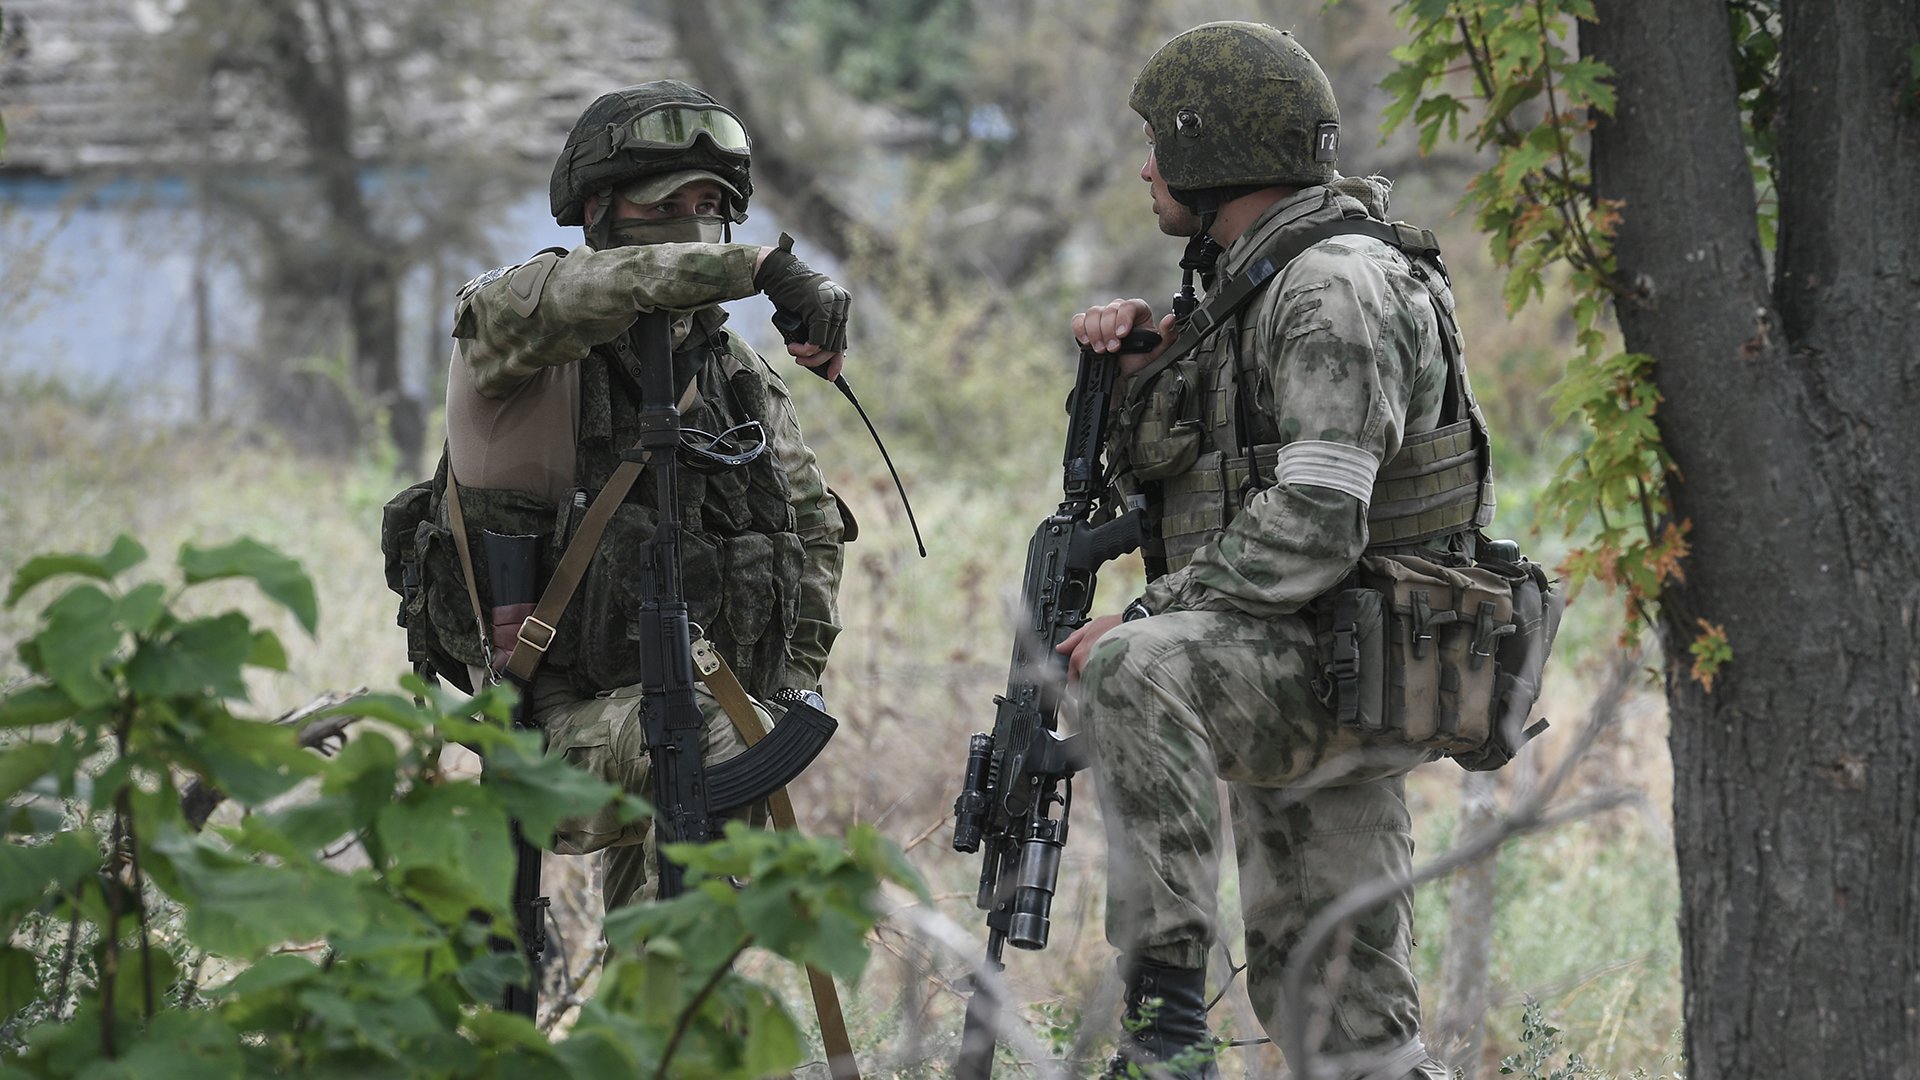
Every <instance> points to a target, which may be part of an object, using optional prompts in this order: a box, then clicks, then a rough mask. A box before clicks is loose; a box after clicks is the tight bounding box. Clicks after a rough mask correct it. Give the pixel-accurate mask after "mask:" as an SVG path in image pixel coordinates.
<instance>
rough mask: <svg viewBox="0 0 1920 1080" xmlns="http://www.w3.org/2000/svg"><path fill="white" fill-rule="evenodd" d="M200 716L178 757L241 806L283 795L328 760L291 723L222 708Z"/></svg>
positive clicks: (316, 771)
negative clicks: (243, 716)
mask: <svg viewBox="0 0 1920 1080" xmlns="http://www.w3.org/2000/svg"><path fill="white" fill-rule="evenodd" d="M200 719H201V726H200V729H199V731H198V732H196V733H195V736H194V737H193V738H192V739H190V740H189V741H188V742H187V743H186V744H185V745H181V746H179V747H178V748H177V750H176V755H177V759H178V760H179V761H181V762H182V763H184V764H188V765H190V766H191V767H193V769H194V771H196V772H198V773H200V774H201V775H202V776H204V777H205V778H206V779H207V781H208V782H209V783H211V784H212V785H213V786H214V787H216V788H219V789H220V790H221V791H223V792H225V793H226V794H227V795H228V796H229V797H231V798H232V799H234V800H235V801H236V802H238V803H240V804H241V805H243V806H259V805H261V804H262V803H265V802H267V801H268V800H269V799H273V798H276V797H278V796H281V795H284V794H286V793H287V792H288V791H290V790H292V788H293V787H294V785H296V784H298V783H300V781H302V780H304V779H306V778H307V777H310V776H318V775H320V774H322V773H324V772H325V771H326V769H327V762H326V760H325V759H324V758H321V757H320V756H319V755H317V754H315V753H313V752H312V751H310V750H307V749H305V748H304V747H302V746H301V745H300V737H299V734H298V733H297V732H295V731H294V730H293V729H291V728H287V727H282V726H281V725H279V724H267V723H261V722H259V721H255V720H241V719H239V718H237V717H233V716H229V715H227V714H226V713H224V712H213V713H207V714H205V715H203V716H202V717H201V718H200Z"/></svg>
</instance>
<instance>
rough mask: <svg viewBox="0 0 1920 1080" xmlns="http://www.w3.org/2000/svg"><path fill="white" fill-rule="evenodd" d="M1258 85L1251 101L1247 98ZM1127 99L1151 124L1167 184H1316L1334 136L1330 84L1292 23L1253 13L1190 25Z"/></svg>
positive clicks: (1335, 109) (1335, 107)
mask: <svg viewBox="0 0 1920 1080" xmlns="http://www.w3.org/2000/svg"><path fill="white" fill-rule="evenodd" d="M1254 95H1258V98H1257V100H1258V101H1259V102H1260V107H1259V108H1248V107H1247V103H1248V100H1249V98H1250V97H1253V96H1254ZM1127 105H1128V107H1129V108H1131V109H1133V111H1134V112H1136V113H1139V114H1140V117H1141V119H1143V120H1145V121H1146V122H1147V123H1148V124H1149V125H1150V126H1151V127H1152V128H1153V136H1154V147H1155V158H1156V159H1157V162H1158V168H1159V170H1160V175H1161V176H1162V177H1165V178H1166V181H1167V186H1168V187H1170V188H1172V189H1173V190H1174V191H1176V192H1177V191H1183V190H1185V191H1191V190H1195V189H1204V188H1216V187H1227V186H1233V185H1241V184H1286V185H1288V186H1290V187H1304V186H1306V185H1308V184H1324V183H1327V182H1328V181H1330V180H1332V179H1333V178H1334V177H1335V176H1337V175H1339V174H1338V173H1336V172H1334V163H1335V161H1336V160H1337V158H1338V154H1339V146H1340V106H1339V104H1338V103H1337V102H1335V101H1334V97H1333V84H1331V83H1329V82H1328V81H1327V76H1326V73H1325V72H1324V71H1322V70H1320V65H1319V64H1317V63H1315V62H1314V59H1313V57H1311V56H1309V55H1307V50H1306V49H1304V48H1302V47H1301V45H1300V43H1299V42H1297V41H1295V40H1294V39H1293V35H1292V33H1290V32H1288V31H1285V30H1276V29H1274V28H1273V27H1271V26H1267V25H1265V24H1262V23H1250V22H1215V23H1206V24H1203V25H1201V26H1196V27H1194V28H1193V29H1191V30H1188V31H1187V32H1185V33H1183V34H1180V35H1179V36H1177V37H1175V38H1174V39H1173V40H1171V41H1169V42H1167V43H1166V44H1165V45H1162V46H1161V47H1160V48H1159V50H1158V51H1156V52H1155V53H1154V54H1153V56H1152V57H1151V58H1150V59H1148V60H1147V63H1146V66H1145V67H1143V68H1141V69H1140V75H1139V77H1138V78H1136V79H1135V80H1134V83H1133V92H1132V93H1131V94H1130V95H1129V96H1128V99H1127Z"/></svg>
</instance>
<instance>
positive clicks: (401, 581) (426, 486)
mask: <svg viewBox="0 0 1920 1080" xmlns="http://www.w3.org/2000/svg"><path fill="white" fill-rule="evenodd" d="M432 516H433V481H431V480H422V481H421V482H419V483H417V484H415V485H413V486H412V487H409V488H406V489H405V490H403V491H401V492H400V493H399V494H397V495H395V496H394V497H393V498H391V499H388V500H387V504H386V505H385V506H383V507H381V508H380V557H381V560H382V561H383V562H384V563H385V565H386V575H387V588H389V589H392V590H393V591H394V592H395V593H396V594H398V595H399V597H400V613H399V615H398V616H397V617H396V619H395V622H397V623H399V625H401V626H406V625H407V623H408V612H407V608H408V605H410V604H412V603H413V601H414V598H415V597H416V596H418V595H419V593H420V550H419V547H418V545H416V544H415V543H414V534H415V533H416V532H417V531H418V530H419V528H420V523H421V522H423V521H426V520H427V519H428V518H430V517H432Z"/></svg>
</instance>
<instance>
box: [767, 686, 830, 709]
mask: <svg viewBox="0 0 1920 1080" xmlns="http://www.w3.org/2000/svg"><path fill="white" fill-rule="evenodd" d="M773 700H774V701H775V702H777V703H779V705H780V706H781V707H782V708H784V707H786V706H789V705H793V704H795V703H796V702H797V703H799V704H802V705H808V706H811V707H812V708H814V709H816V710H818V711H820V712H826V711H827V699H826V698H823V697H821V696H820V694H819V692H818V691H815V690H798V689H795V688H794V687H791V686H787V687H782V688H781V689H779V690H775V691H774V692H773Z"/></svg>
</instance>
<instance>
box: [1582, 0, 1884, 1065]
mask: <svg viewBox="0 0 1920 1080" xmlns="http://www.w3.org/2000/svg"><path fill="white" fill-rule="evenodd" d="M1785 8H1786V11H1785V20H1786V26H1785V34H1784V44H1783V48H1784V54H1783V55H1784V58H1785V59H1784V75H1783V79H1782V82H1781V84H1780V91H1781V94H1782V97H1783V105H1782V110H1781V114H1780V119H1779V126H1778V128H1777V133H1778V138H1779V148H1780V149H1779V156H1778V166H1779V175H1780V178H1781V182H1780V187H1781V223H1780V234H1781V244H1780V248H1779V255H1778V259H1777V285H1770V283H1769V281H1768V277H1767V268H1766V263H1765V258H1764V256H1763V254H1762V252H1761V249H1760V244H1759V241H1758V234H1757V231H1756V229H1755V224H1754V221H1755V208H1756V203H1755V199H1754V195H1753V184H1752V181H1751V176H1750V172H1749V167H1748V161H1747V156H1746V151H1745V148H1744V145H1743V143H1742V140H1741V133H1740V127H1739V124H1740V116H1739V111H1738V103H1737V99H1736V91H1735V81H1734V71H1733V64H1732V42H1731V38H1730V34H1729V30H1728V14H1727V9H1726V5H1725V4H1724V3H1723V2H1722V0H1602V2H1601V3H1600V4H1599V19H1600V21H1599V23H1598V24H1597V25H1595V26H1592V27H1588V28H1584V33H1583V35H1582V48H1583V51H1585V52H1587V53H1588V54H1590V55H1591V56H1593V57H1594V58H1596V59H1599V60H1602V61H1604V62H1606V63H1608V64H1610V65H1612V67H1613V68H1614V70H1615V72H1616V76H1615V79H1614V85H1615V86H1616V87H1617V89H1618V92H1619V106H1618V109H1617V111H1616V113H1615V116H1614V117H1612V118H1610V119H1604V120H1602V122H1601V123H1600V125H1599V127H1598V128H1597V129H1596V130H1595V132H1594V137H1593V160H1594V175H1595V179H1596V187H1597V189H1598V194H1599V196H1600V197H1601V198H1603V199H1621V200H1624V204H1625V205H1624V208H1623V213H1624V215H1625V217H1624V220H1623V222H1622V225H1621V228H1620V233H1619V237H1618V243H1617V246H1616V253H1617V256H1618V263H1619V270H1620V275H1621V277H1622V278H1623V279H1625V280H1626V281H1628V282H1630V283H1631V284H1633V285H1634V286H1635V288H1636V289H1637V290H1638V295H1636V296H1633V297H1627V298H1623V299H1622V300H1621V301H1620V303H1619V305H1618V312H1619V317H1620V324H1621V329H1622V332H1623V334H1624V336H1625V339H1626V344H1627V347H1628V348H1630V349H1632V350H1634V351H1636V352H1644V353H1648V354H1651V355H1653V356H1654V357H1656V358H1658V360H1659V365H1658V368H1657V370H1656V373H1655V382H1656V384H1657V386H1658V389H1659V391H1660V393H1661V394H1662V397H1663V400H1662V405H1661V410H1660V413H1659V418H1658V419H1659V423H1660V430H1661V434H1662V437H1663V438H1664V439H1665V440H1666V445H1667V447H1668V449H1669V451H1670V452H1671V453H1672V455H1673V459H1674V462H1675V464H1676V466H1677V470H1678V471H1677V474H1676V475H1675V476H1674V477H1673V478H1672V487H1671V490H1672V495H1673V513H1674V516H1675V518H1676V519H1678V520H1680V521H1685V522H1690V523H1691V527H1692V532H1691V534H1690V536H1691V546H1692V551H1691V555H1690V556H1689V557H1688V558H1687V559H1686V560H1685V563H1684V569H1685V572H1686V580H1685V582H1684V583H1683V584H1676V585H1674V586H1672V587H1671V588H1670V589H1669V591H1668V593H1667V595H1666V597H1665V598H1664V600H1663V603H1662V605H1661V615H1660V623H1661V630H1662V632H1663V635H1664V638H1665V643H1666V652H1667V658H1668V659H1667V698H1668V705H1669V708H1670V711H1671V714H1672V722H1673V731H1672V735H1671V748H1672V752H1673V759H1674V834H1675V847H1676V852H1677V857H1678V860H1679V871H1680V881H1681V915H1680V930H1681V941H1682V947H1683V954H1684V956H1683V965H1684V974H1685V982H1686V1002H1685V1015H1686V1023H1687V1036H1686V1040H1687V1057H1688V1066H1687V1070H1686V1072H1687V1075H1688V1076H1689V1077H1691V1078H1696V1080H1715V1078H1723V1077H1725V1078H1740V1080H1747V1078H1771V1077H1781V1078H1786V1077H1792V1078H1795V1080H1798V1078H1803V1077H1809V1076H1873V1077H1895V1078H1900V1077H1906V1078H1911V1077H1916V1076H1920V1054H1917V1053H1916V1051H1920V1038H1916V1035H1920V1020H1916V1015H1920V1014H1917V1012H1916V1010H1917V1009H1920V983H1916V976H1920V963H1917V962H1916V960H1920V822H1917V821H1916V817H1917V814H1916V811H1917V810H1920V806H1916V801H1917V800H1916V795H1920V785H1916V784H1915V783H1914V779H1913V778H1914V777H1915V775H1916V773H1917V771H1920V770H1917V766H1920V746H1916V735H1920V641H1916V617H1917V616H1920V548H1917V537H1920V534H1917V533H1916V530H1915V529H1914V528H1913V525H1914V523H1915V522H1914V518H1915V507H1916V505H1920V503H1917V501H1916V500H1920V490H1916V489H1917V488H1920V450H1917V449H1916V448H1917V447H1920V441H1916V440H1915V439H1914V438H1913V436H1912V435H1911V433H1910V432H1911V425H1912V417H1913V415H1914V414H1915V412H1916V406H1917V405H1920V400H1917V399H1920V386H1916V370H1915V363H1914V342H1915V341H1916V340H1920V304H1916V302H1915V297H1916V295H1920V187H1916V186H1915V185H1914V182H1913V177H1914V176H1915V175H1916V173H1920V125H1917V123H1916V117H1915V113H1914V111H1913V105H1912V103H1911V97H1910V94H1911V89H1910V85H1909V83H1908V81H1907V80H1908V78H1909V75H1908V68H1907V61H1906V58H1905V56H1904V55H1903V53H1904V50H1905V49H1906V48H1907V47H1908V46H1909V45H1911V44H1912V43H1913V42H1915V41H1920V9H1916V7H1915V5H1914V4H1913V3H1912V2H1911V0H1850V2H1849V3H1846V4H1813V5H1807V4H1805V3H1796V2H1795V0H1786V3H1785ZM1701 620H1706V621H1707V622H1710V623H1712V624H1715V625H1718V626H1723V627H1724V628H1725V632H1726V635H1727V638H1728V641H1729V642H1730V644H1731V646H1732V648H1733V661H1732V663H1731V664H1729V665H1728V666H1727V667H1726V668H1725V669H1724V670H1723V671H1722V672H1721V673H1720V675H1719V677H1718V678H1717V679H1716V680H1715V681H1714V683H1713V687H1712V690H1711V692H1709V691H1708V690H1707V689H1706V688H1705V687H1703V686H1701V685H1700V684H1699V682H1697V681H1696V680H1695V679H1693V678H1692V677H1691V675H1690V673H1689V665H1690V657H1689V655H1688V649H1687V646H1688V645H1689V643H1691V642H1692V641H1693V640H1694V639H1695V638H1696V637H1697V636H1698V635H1699V633H1700V631H1701V629H1702V623H1701Z"/></svg>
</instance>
